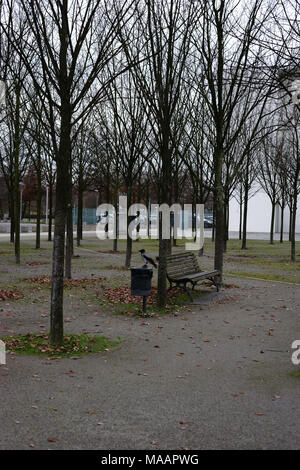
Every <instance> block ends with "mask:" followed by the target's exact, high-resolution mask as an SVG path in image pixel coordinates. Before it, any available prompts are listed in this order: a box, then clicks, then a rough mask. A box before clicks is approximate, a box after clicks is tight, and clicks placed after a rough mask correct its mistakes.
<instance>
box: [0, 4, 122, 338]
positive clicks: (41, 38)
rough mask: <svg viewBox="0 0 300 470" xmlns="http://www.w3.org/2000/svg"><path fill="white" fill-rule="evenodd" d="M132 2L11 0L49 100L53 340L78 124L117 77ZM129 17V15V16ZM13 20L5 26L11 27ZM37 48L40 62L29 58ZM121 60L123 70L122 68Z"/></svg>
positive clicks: (59, 326)
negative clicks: (53, 176)
mask: <svg viewBox="0 0 300 470" xmlns="http://www.w3.org/2000/svg"><path fill="white" fill-rule="evenodd" d="M128 4H129V2H126V1H125V2H123V4H122V7H120V9H114V12H113V11H112V8H111V2H109V1H108V0H107V1H104V2H103V1H100V0H90V1H88V2H86V1H84V0H75V1H73V2H70V1H69V0H49V1H47V2H45V1H37V0H19V1H14V0H7V2H6V7H7V9H8V15H13V14H15V11H16V9H18V8H21V9H22V10H23V12H24V14H25V16H26V21H27V28H28V29H27V31H26V32H27V37H26V43H23V45H22V47H21V46H20V45H19V41H20V34H19V33H18V31H13V32H12V34H11V35H10V37H8V36H7V39H8V40H9V41H10V42H11V44H12V47H13V48H14V50H15V51H17V53H18V54H19V55H20V57H21V58H22V61H23V63H24V65H25V66H26V68H27V71H28V73H29V74H30V76H31V79H32V81H33V83H34V86H35V88H36V90H37V91H38V94H39V96H40V97H41V102H45V106H44V111H45V114H46V116H47V122H46V126H47V128H48V131H49V132H50V135H51V138H52V145H53V149H54V155H55V162H56V169H57V181H56V207H55V229H54V246H53V269H52V292H51V324H50V341H51V343H52V344H54V345H60V344H62V342H63V275H64V241H65V225H66V218H67V214H68V209H70V193H71V191H70V186H71V175H70V170H71V165H72V159H71V149H72V146H71V138H72V129H73V127H74V125H75V124H77V123H79V122H80V120H81V119H83V118H84V117H85V116H86V115H87V114H88V113H89V112H90V110H91V108H92V107H93V105H94V104H95V103H97V102H98V101H99V100H100V99H101V97H102V96H103V90H104V89H105V87H106V85H107V83H108V82H111V81H112V79H113V78H114V77H107V76H105V74H104V73H103V72H104V70H105V69H106V67H107V63H108V62H109V60H111V58H112V57H115V56H116V55H117V54H118V52H119V48H120V45H119V44H118V43H117V42H116V33H117V29H118V28H119V25H120V21H121V20H122V21H125V16H126V13H127V11H128ZM126 18H128V16H126ZM6 28H7V21H4V22H3V23H2V30H4V31H7V29H6ZM28 51H30V52H34V53H35V56H34V61H32V60H30V59H29V58H28ZM121 71H122V64H121V63H120V64H119V69H118V71H117V74H119V73H121Z"/></svg>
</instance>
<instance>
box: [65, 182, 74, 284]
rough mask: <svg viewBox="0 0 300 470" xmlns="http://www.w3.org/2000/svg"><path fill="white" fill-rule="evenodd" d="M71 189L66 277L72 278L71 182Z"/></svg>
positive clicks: (70, 193) (70, 196)
mask: <svg viewBox="0 0 300 470" xmlns="http://www.w3.org/2000/svg"><path fill="white" fill-rule="evenodd" d="M69 184H70V188H71V190H70V191H69V201H68V208H67V219H66V228H67V240H66V266H65V277H66V278H67V279H72V272H71V271H72V256H73V214H72V209H73V208H72V184H71V181H70V182H69Z"/></svg>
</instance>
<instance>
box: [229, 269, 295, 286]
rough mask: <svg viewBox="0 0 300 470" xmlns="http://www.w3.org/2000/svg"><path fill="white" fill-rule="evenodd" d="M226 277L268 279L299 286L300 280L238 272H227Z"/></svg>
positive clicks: (274, 275)
mask: <svg viewBox="0 0 300 470" xmlns="http://www.w3.org/2000/svg"><path fill="white" fill-rule="evenodd" d="M225 274H226V275H229V276H234V277H250V278H253V279H266V280H267V281H279V282H288V283H291V284H298V283H299V280H298V279H290V278H288V279H287V278H286V277H284V276H280V275H278V274H264V273H259V274H256V273H252V272H248V273H247V272H246V273H245V272H238V271H235V272H233V271H225Z"/></svg>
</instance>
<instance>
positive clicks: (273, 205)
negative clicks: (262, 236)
mask: <svg viewBox="0 0 300 470" xmlns="http://www.w3.org/2000/svg"><path fill="white" fill-rule="evenodd" d="M275 207H276V203H274V201H272V215H271V227H270V244H271V245H274V221H275Z"/></svg>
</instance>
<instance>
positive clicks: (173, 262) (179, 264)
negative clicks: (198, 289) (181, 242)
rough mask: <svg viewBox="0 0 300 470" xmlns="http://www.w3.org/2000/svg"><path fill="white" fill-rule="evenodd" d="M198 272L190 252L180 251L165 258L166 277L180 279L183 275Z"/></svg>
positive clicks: (192, 254)
mask: <svg viewBox="0 0 300 470" xmlns="http://www.w3.org/2000/svg"><path fill="white" fill-rule="evenodd" d="M200 271H201V269H200V268H199V265H198V262H197V259H196V256H195V254H194V253H193V252H192V251H182V252H180V253H175V254H173V255H169V256H167V275H168V276H169V277H171V278H176V277H181V276H182V275H183V274H196V273H199V272H200Z"/></svg>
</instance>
